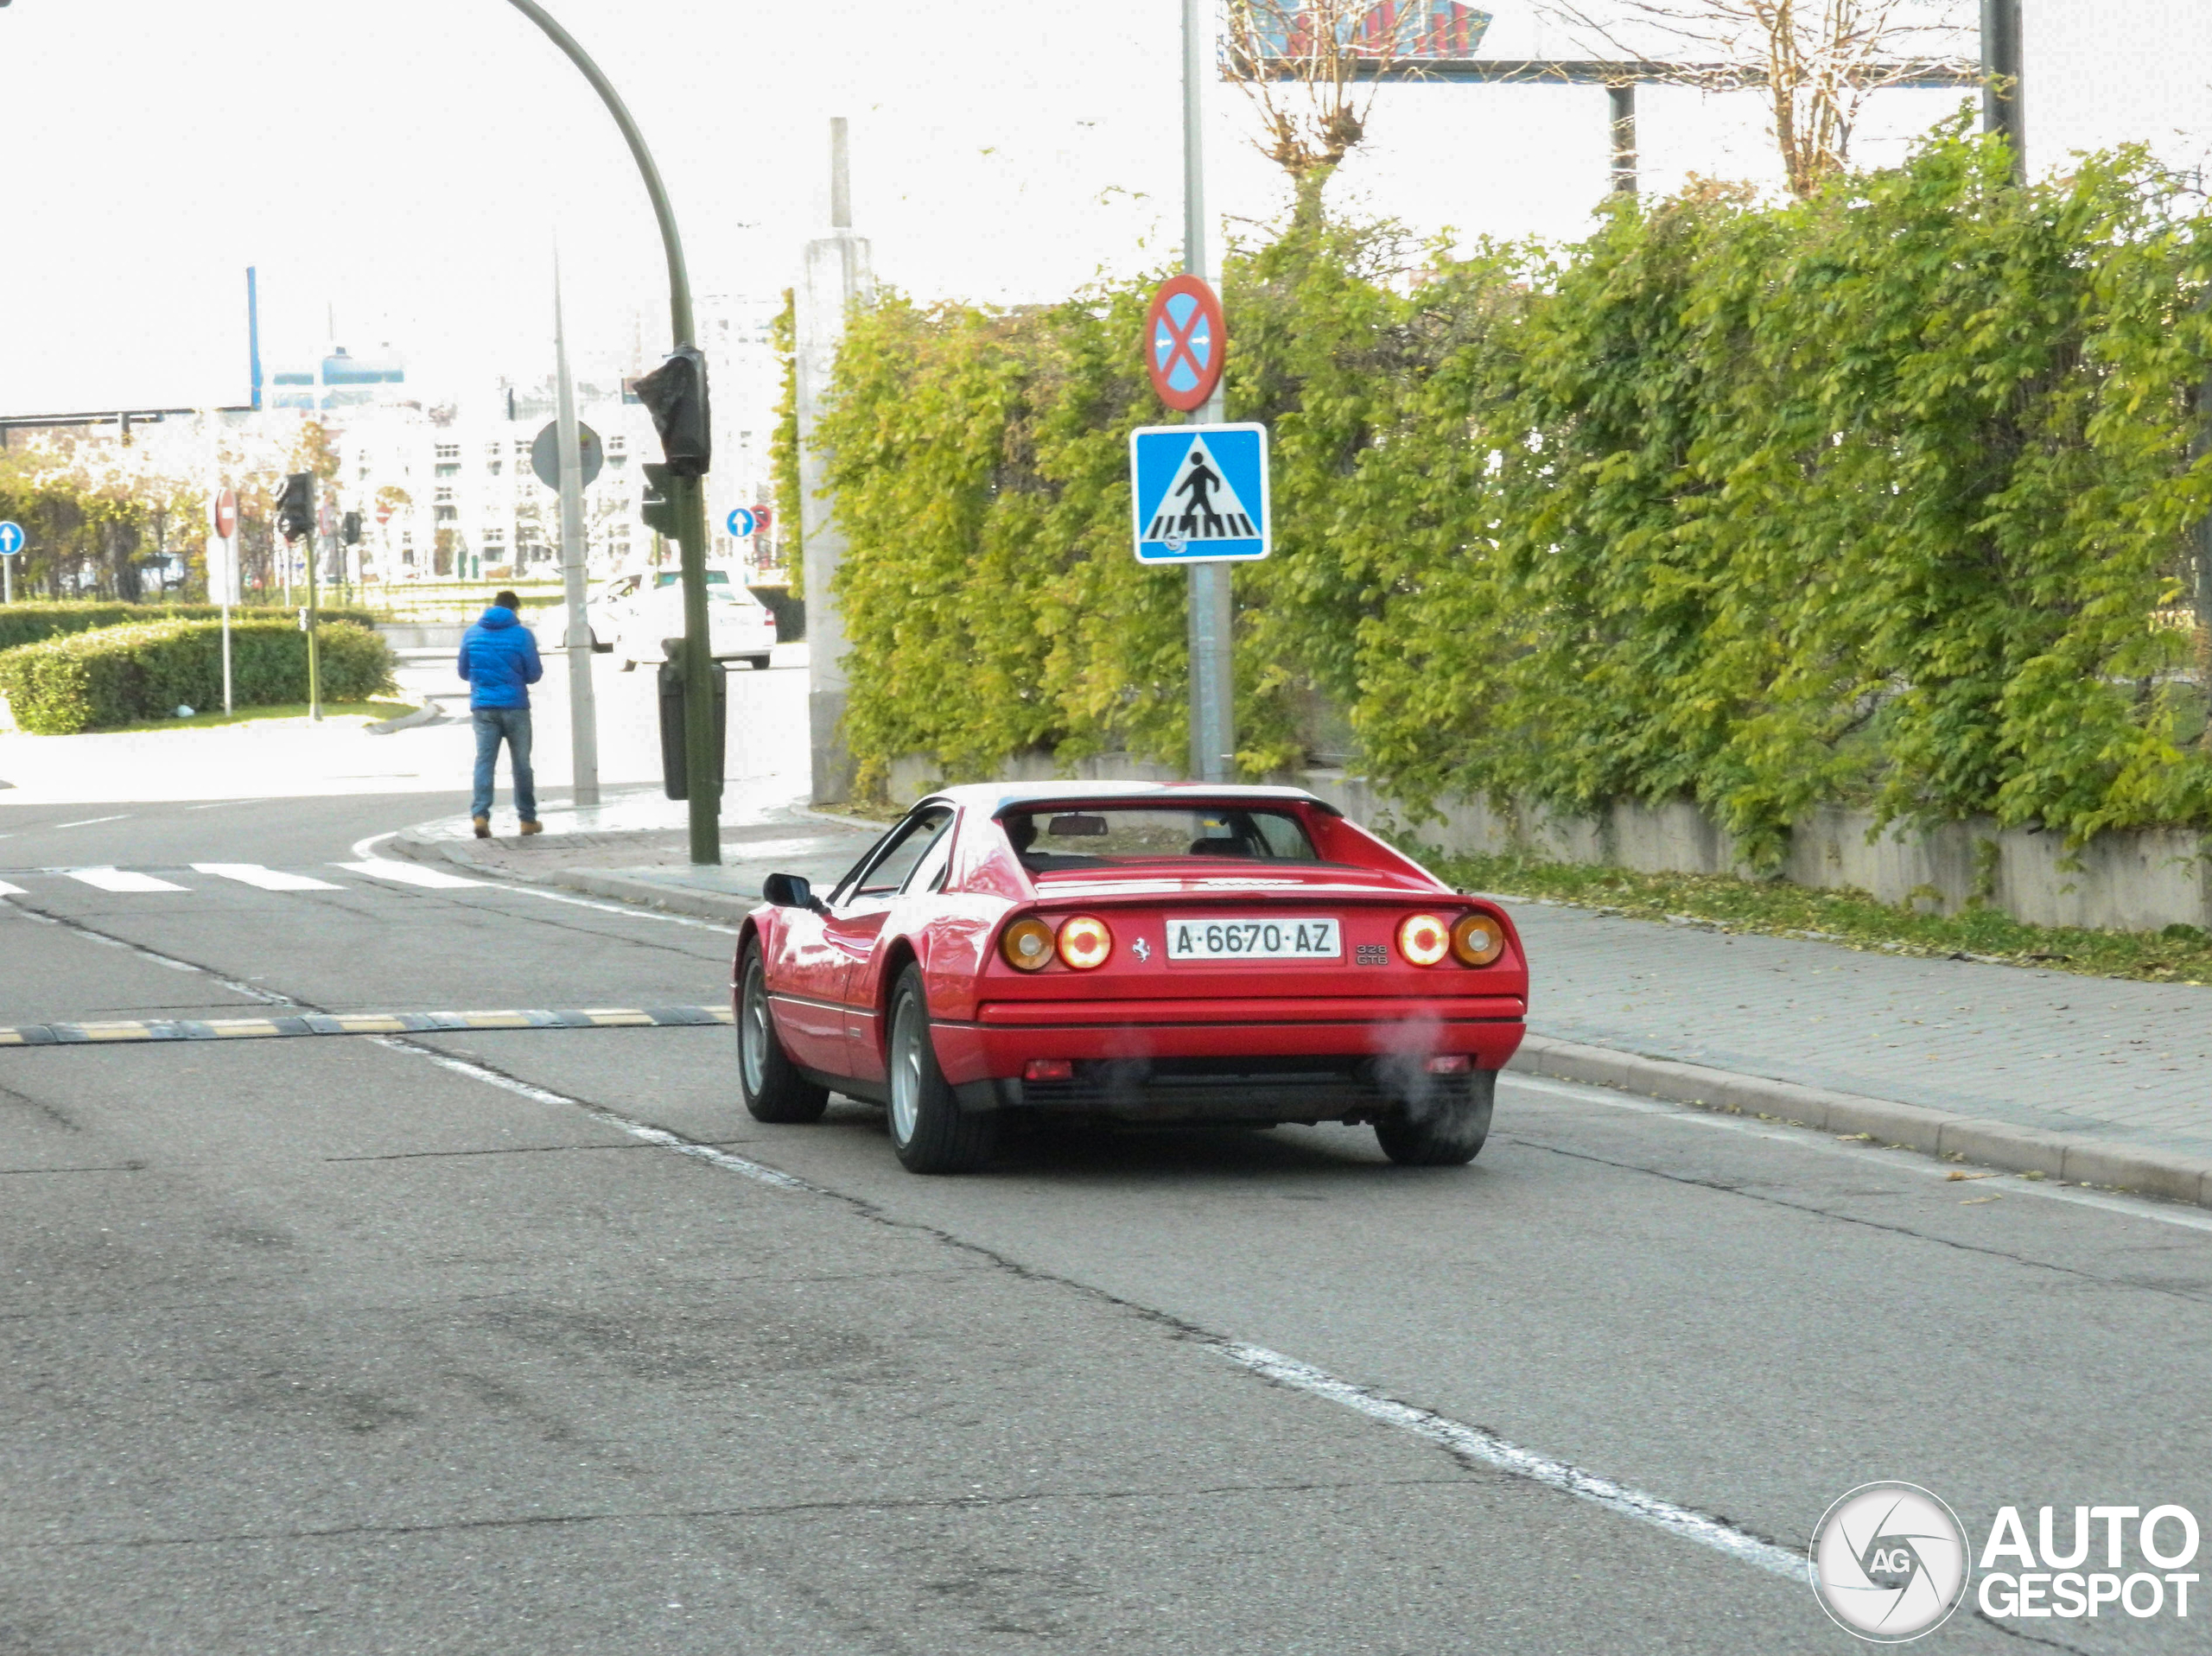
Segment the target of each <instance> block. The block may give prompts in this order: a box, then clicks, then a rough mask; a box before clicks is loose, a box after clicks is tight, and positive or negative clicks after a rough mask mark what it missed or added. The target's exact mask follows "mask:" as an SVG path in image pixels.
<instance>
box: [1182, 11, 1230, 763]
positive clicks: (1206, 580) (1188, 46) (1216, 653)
mask: <svg viewBox="0 0 2212 1656" xmlns="http://www.w3.org/2000/svg"><path fill="white" fill-rule="evenodd" d="M1208 16H1209V14H1208V12H1207V10H1205V6H1204V4H1203V0H1183V269H1184V270H1185V272H1186V273H1188V274H1189V275H1192V276H1197V277H1198V278H1199V279H1200V280H1201V281H1204V280H1205V276H1206V204H1205V96H1204V93H1205V76H1206V70H1207V67H1208V66H1207V62H1206V60H1207V58H1208V56H1209V55H1211V51H1212V48H1213V37H1212V32H1211V29H1209V28H1208V27H1207V26H1206V25H1207V18H1208ZM1227 417H1228V414H1227V401H1226V398H1225V397H1224V393H1223V390H1222V388H1221V385H1220V384H1218V383H1217V384H1215V386H1214V390H1213V395H1212V396H1211V397H1208V398H1207V399H1206V404H1205V408H1204V409H1201V410H1199V412H1198V420H1199V422H1201V423H1204V424H1208V425H1217V424H1219V423H1220V422H1223V421H1224V420H1225V419H1226V418H1227ZM1235 619H1236V603H1235V598H1234V595H1233V593H1232V591H1231V588H1230V574H1229V566H1228V565H1227V564H1225V563H1194V564H1192V566H1191V624H1190V625H1191V775H1192V777H1194V778H1195V779H1197V780H1198V781H1201V782H1226V781H1228V780H1229V779H1230V775H1231V773H1232V771H1234V769H1235V761H1234V755H1235V753H1236V673H1235V655H1234V640H1233V638H1232V636H1231V631H1232V628H1233V626H1234V625H1235Z"/></svg>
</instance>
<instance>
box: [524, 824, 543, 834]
mask: <svg viewBox="0 0 2212 1656" xmlns="http://www.w3.org/2000/svg"><path fill="white" fill-rule="evenodd" d="M522 831H523V832H524V834H543V833H544V832H545V824H544V823H543V822H524V824H523V825H522Z"/></svg>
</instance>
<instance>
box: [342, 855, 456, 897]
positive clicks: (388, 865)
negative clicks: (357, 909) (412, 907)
mask: <svg viewBox="0 0 2212 1656" xmlns="http://www.w3.org/2000/svg"><path fill="white" fill-rule="evenodd" d="M332 866H333V867H336V868H344V869H349V870H351V871H352V872H354V873H356V874H366V875H368V876H369V877H370V878H371V879H388V880H391V881H392V882H394V883H395V884H397V885H421V886H425V887H427V888H428V889H429V890H431V891H453V890H455V889H457V888H459V887H461V886H463V885H482V884H483V883H484V882H483V881H482V880H480V879H462V878H461V876H460V875H458V874H447V873H442V872H439V871H438V870H437V869H435V868H425V867H424V866H423V865H422V864H421V863H419V862H386V861H385V860H383V859H382V858H375V859H372V860H369V861H367V862H341V863H334V864H333V865H332Z"/></svg>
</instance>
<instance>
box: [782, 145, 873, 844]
mask: <svg viewBox="0 0 2212 1656" xmlns="http://www.w3.org/2000/svg"><path fill="white" fill-rule="evenodd" d="M829 200H830V213H829V218H830V227H829V234H828V235H827V236H825V237H823V238H821V239H819V240H817V241H811V242H809V243H808V244H806V268H805V270H804V273H803V274H802V276H801V277H800V280H799V284H798V291H797V292H796V293H795V294H794V295H793V300H794V305H795V309H796V311H797V314H796V315H795V316H794V318H793V321H794V323H795V325H796V328H795V331H796V334H797V337H796V339H795V340H794V346H795V352H794V354H795V357H796V362H795V366H796V368H797V370H798V486H799V530H800V533H801V535H802V536H803V537H804V542H805V557H806V643H807V663H808V664H807V695H806V706H807V722H808V725H809V727H810V737H811V741H810V746H811V750H812V755H813V788H812V795H813V800H814V803H816V804H817V805H836V804H842V803H844V802H845V801H847V800H849V799H850V798H851V797H852V791H853V773H854V768H855V767H854V764H853V756H852V752H851V750H850V749H849V748H848V747H847V746H845V739H844V733H843V730H842V725H843V722H844V717H845V695H846V680H845V622H844V617H843V616H842V614H840V613H839V612H838V609H837V600H836V594H835V593H832V591H831V590H830V587H831V583H832V582H833V581H835V580H836V574H837V566H838V565H839V564H840V563H842V562H844V557H845V535H844V531H843V530H842V529H840V528H839V527H838V526H837V523H836V511H835V504H836V503H835V502H834V501H832V500H829V499H825V498H823V494H822V492H821V491H822V484H823V477H824V475H825V473H826V472H827V470H828V457H827V456H826V455H825V454H823V450H822V447H821V445H820V444H819V443H818V442H817V441H816V440H815V428H816V426H817V423H818V422H819V421H820V419H821V414H822V409H823V404H824V403H826V401H827V400H828V397H829V384H830V376H831V374H832V373H833V371H835V369H836V362H837V344H838V341H839V340H840V339H842V338H843V337H844V333H845V317H846V315H847V314H848V313H849V311H850V310H851V309H852V308H853V306H854V305H855V303H862V304H864V303H866V302H867V301H868V300H869V299H870V298H871V297H873V295H874V287H875V281H874V271H873V270H872V269H871V267H870V263H869V256H868V243H867V241H866V240H865V239H863V238H861V237H858V236H855V235H854V234H853V226H852V206H851V202H852V192H851V186H850V182H849V176H848V174H847V169H846V164H845V120H844V117H842V116H839V117H836V118H834V119H833V120H831V122H830V123H829Z"/></svg>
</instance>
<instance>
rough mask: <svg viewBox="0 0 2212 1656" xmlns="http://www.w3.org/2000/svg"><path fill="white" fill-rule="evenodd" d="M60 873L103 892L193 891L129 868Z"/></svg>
mask: <svg viewBox="0 0 2212 1656" xmlns="http://www.w3.org/2000/svg"><path fill="white" fill-rule="evenodd" d="M59 872H61V873H64V874H67V875H68V876H69V878H70V879H74V880H81V881H83V882H84V883H85V884H86V885H90V886H92V888H93V889H94V890H96V891H190V890H191V889H192V888H191V887H190V886H189V885H171V884H170V883H169V882H168V881H167V880H165V879H156V878H155V877H154V876H153V875H151V874H141V873H137V872H133V871H132V870H130V869H128V868H64V869H61V870H60V871H59Z"/></svg>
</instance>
